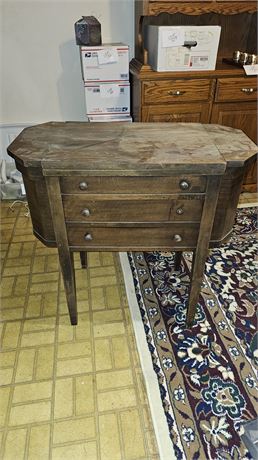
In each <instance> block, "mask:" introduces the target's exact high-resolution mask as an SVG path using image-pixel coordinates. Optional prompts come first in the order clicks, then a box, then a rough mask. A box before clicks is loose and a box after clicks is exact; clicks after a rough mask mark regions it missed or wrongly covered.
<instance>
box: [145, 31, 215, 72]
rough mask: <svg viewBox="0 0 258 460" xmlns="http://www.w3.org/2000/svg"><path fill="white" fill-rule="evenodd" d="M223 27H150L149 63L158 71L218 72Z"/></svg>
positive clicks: (146, 35)
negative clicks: (216, 69) (216, 70)
mask: <svg viewBox="0 0 258 460" xmlns="http://www.w3.org/2000/svg"><path fill="white" fill-rule="evenodd" d="M220 31H221V27H220V26H146V28H145V31H144V32H145V48H146V49H147V50H148V61H149V64H150V66H151V67H152V69H153V70H157V71H158V72H166V71H171V72H173V71H174V72H178V71H182V70H183V71H184V70H185V71H187V72H189V71H197V70H214V69H215V67H216V59H217V52H218V46H219V39H220Z"/></svg>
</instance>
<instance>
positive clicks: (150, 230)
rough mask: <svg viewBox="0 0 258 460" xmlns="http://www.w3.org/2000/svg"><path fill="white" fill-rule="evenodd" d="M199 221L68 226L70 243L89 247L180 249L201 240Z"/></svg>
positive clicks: (70, 244) (75, 245) (73, 245)
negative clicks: (193, 222) (157, 224)
mask: <svg viewBox="0 0 258 460" xmlns="http://www.w3.org/2000/svg"><path fill="white" fill-rule="evenodd" d="M198 231H199V224H197V223H195V224H192V223H191V224H190V223H188V224H166V225H164V226H162V227H160V226H155V225H151V226H149V227H148V226H144V227H135V226H134V227H129V226H128V227H111V226H110V227H94V226H87V225H75V224H73V225H71V226H70V225H67V234H68V244H69V246H71V247H85V249H86V248H99V249H101V248H115V249H118V250H119V249H120V248H127V249H128V250H129V249H133V248H135V249H140V248H142V249H143V248H154V249H159V248H165V247H166V248H173V247H175V248H177V247H186V248H188V247H193V246H195V245H196V243H197V238H198Z"/></svg>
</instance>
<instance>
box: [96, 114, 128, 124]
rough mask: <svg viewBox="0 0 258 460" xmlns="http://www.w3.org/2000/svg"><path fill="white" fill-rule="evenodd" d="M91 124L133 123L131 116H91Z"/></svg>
mask: <svg viewBox="0 0 258 460" xmlns="http://www.w3.org/2000/svg"><path fill="white" fill-rule="evenodd" d="M88 121H90V122H95V123H96V122H129V123H132V117H130V115H91V116H89V117H88Z"/></svg>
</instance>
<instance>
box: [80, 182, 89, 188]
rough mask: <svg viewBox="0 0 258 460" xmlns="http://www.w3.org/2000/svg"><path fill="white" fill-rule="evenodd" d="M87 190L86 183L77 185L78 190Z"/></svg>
mask: <svg viewBox="0 0 258 460" xmlns="http://www.w3.org/2000/svg"><path fill="white" fill-rule="evenodd" d="M87 188H88V184H87V182H80V183H79V189H80V190H87Z"/></svg>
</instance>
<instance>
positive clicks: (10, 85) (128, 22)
mask: <svg viewBox="0 0 258 460" xmlns="http://www.w3.org/2000/svg"><path fill="white" fill-rule="evenodd" d="M133 4H134V1H133V0H84V1H76V0H75V1H72V0H66V1H65V0H52V1H47V0H31V1H26V0H2V1H1V0H0V8H1V11H0V47H1V51H0V53H1V55H2V56H1V55H0V58H1V61H0V79H1V80H0V84H1V101H0V102H1V103H0V124H1V123H2V124H15V123H38V122H44V121H47V120H83V119H84V118H85V115H84V110H85V109H84V95H83V85H82V78H81V71H80V59H79V51H78V46H77V45H76V44H75V38H74V22H75V21H76V20H78V19H79V18H80V17H81V16H82V15H85V16H89V15H93V16H96V17H97V18H98V19H99V21H100V22H101V25H102V41H103V43H108V42H117V41H120V42H124V43H127V44H129V46H130V48H131V56H132V55H133V36H134V26H133Z"/></svg>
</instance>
